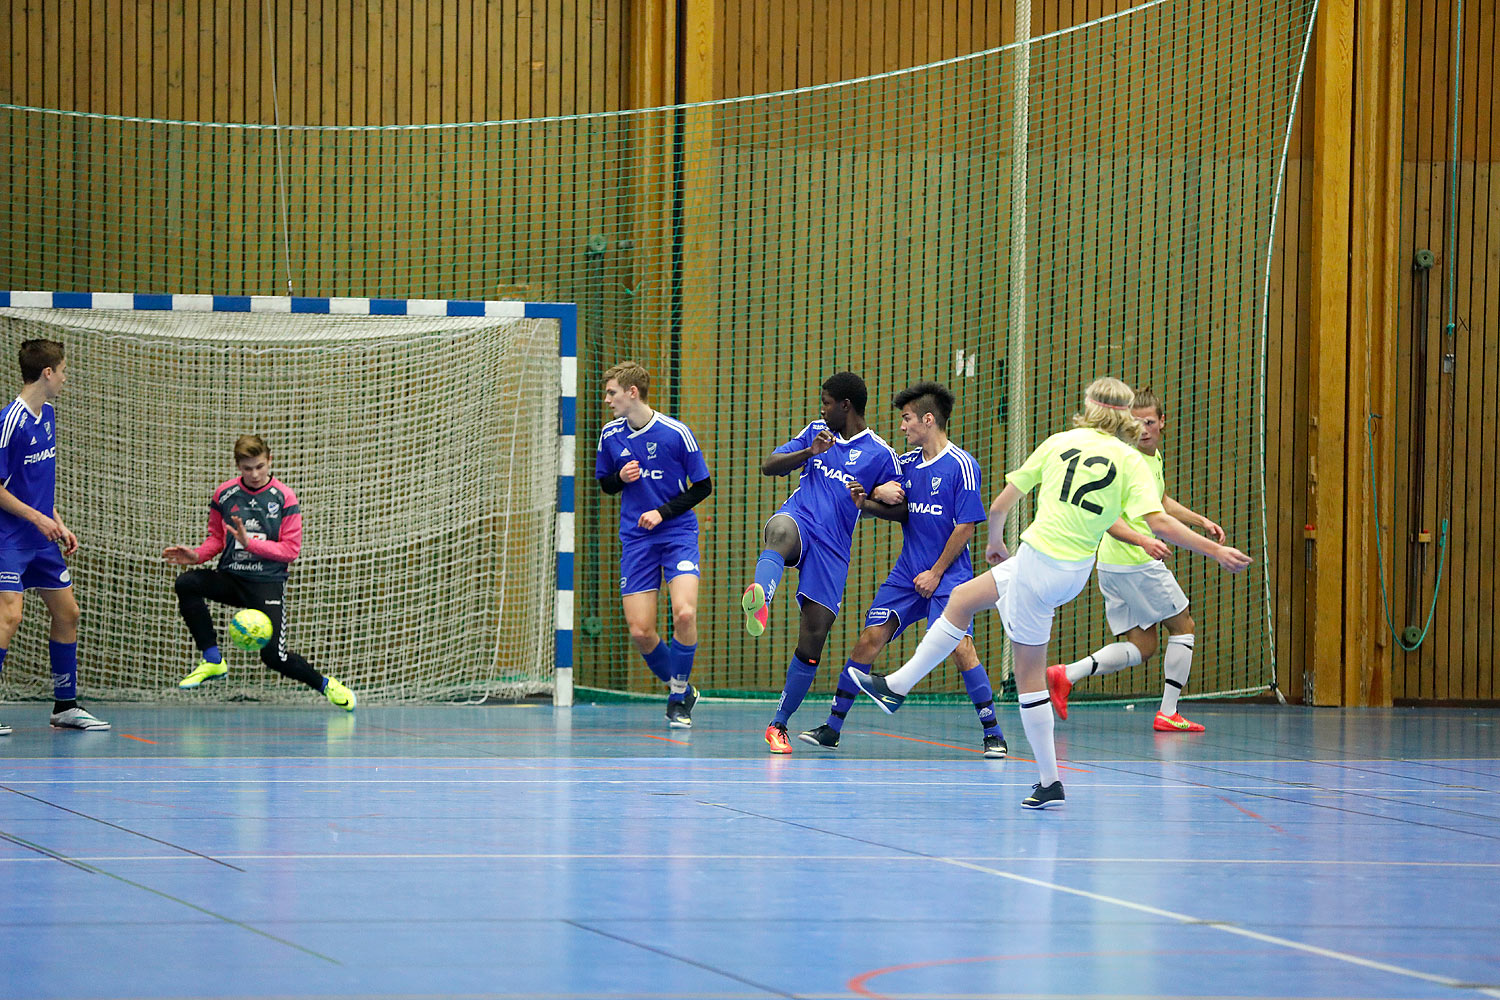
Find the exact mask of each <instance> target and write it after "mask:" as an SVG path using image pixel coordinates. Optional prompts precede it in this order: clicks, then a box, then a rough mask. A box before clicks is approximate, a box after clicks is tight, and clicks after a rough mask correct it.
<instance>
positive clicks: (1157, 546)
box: [1109, 518, 1172, 559]
mask: <svg viewBox="0 0 1500 1000" xmlns="http://www.w3.org/2000/svg"><path fill="white" fill-rule="evenodd" d="M1109 536H1110V537H1111V538H1113V539H1115V540H1116V541H1121V542H1124V543H1125V544H1126V545H1134V546H1137V547H1138V548H1141V549H1144V550H1145V552H1146V555H1148V556H1150V557H1151V558H1152V559H1165V558H1166V557H1167V555H1168V554H1169V553H1170V552H1171V551H1172V547H1171V546H1170V545H1168V544H1167V543H1166V542H1164V541H1162V540H1161V539H1160V538H1152V537H1151V536H1150V535H1143V534H1141V533H1140V532H1139V531H1136V530H1135V529H1134V528H1132V527H1131V526H1130V525H1128V524H1126V523H1125V519H1124V518H1120V519H1119V520H1117V521H1115V523H1114V524H1111V525H1110V526H1109Z"/></svg>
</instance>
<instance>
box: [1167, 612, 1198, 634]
mask: <svg viewBox="0 0 1500 1000" xmlns="http://www.w3.org/2000/svg"><path fill="white" fill-rule="evenodd" d="M1196 631H1198V625H1197V623H1196V622H1194V621H1193V616H1192V615H1190V614H1188V613H1187V612H1186V611H1184V612H1183V613H1182V614H1180V615H1178V616H1177V617H1176V618H1173V619H1170V620H1169V621H1168V622H1167V634H1168V635H1192V634H1193V633H1194V632H1196Z"/></svg>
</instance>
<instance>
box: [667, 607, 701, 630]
mask: <svg viewBox="0 0 1500 1000" xmlns="http://www.w3.org/2000/svg"><path fill="white" fill-rule="evenodd" d="M697 628H698V606H697V605H696V604H683V605H674V606H673V608H672V630H673V631H674V632H679V633H681V632H691V631H694V630H696V629H697Z"/></svg>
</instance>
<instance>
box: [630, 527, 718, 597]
mask: <svg viewBox="0 0 1500 1000" xmlns="http://www.w3.org/2000/svg"><path fill="white" fill-rule="evenodd" d="M663 575H665V576H666V578H667V581H668V582H669V583H670V582H671V581H672V580H675V579H676V578H677V577H679V576H699V575H701V574H700V573H699V571H698V536H697V535H696V534H692V535H677V536H676V537H670V536H669V537H667V538H632V539H628V540H626V541H622V542H621V543H620V596H621V597H626V596H628V595H630V594H644V593H648V592H649V591H653V590H660V589H661V580H662V576H663Z"/></svg>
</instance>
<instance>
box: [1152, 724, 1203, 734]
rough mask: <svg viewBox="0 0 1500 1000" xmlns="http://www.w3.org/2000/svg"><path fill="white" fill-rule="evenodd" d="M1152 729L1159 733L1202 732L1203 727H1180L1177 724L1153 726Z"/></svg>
mask: <svg viewBox="0 0 1500 1000" xmlns="http://www.w3.org/2000/svg"><path fill="white" fill-rule="evenodd" d="M1151 729H1152V730H1153V731H1155V732H1158V733H1201V732H1203V730H1202V729H1191V728H1188V729H1178V728H1177V727H1176V726H1152V727H1151Z"/></svg>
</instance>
